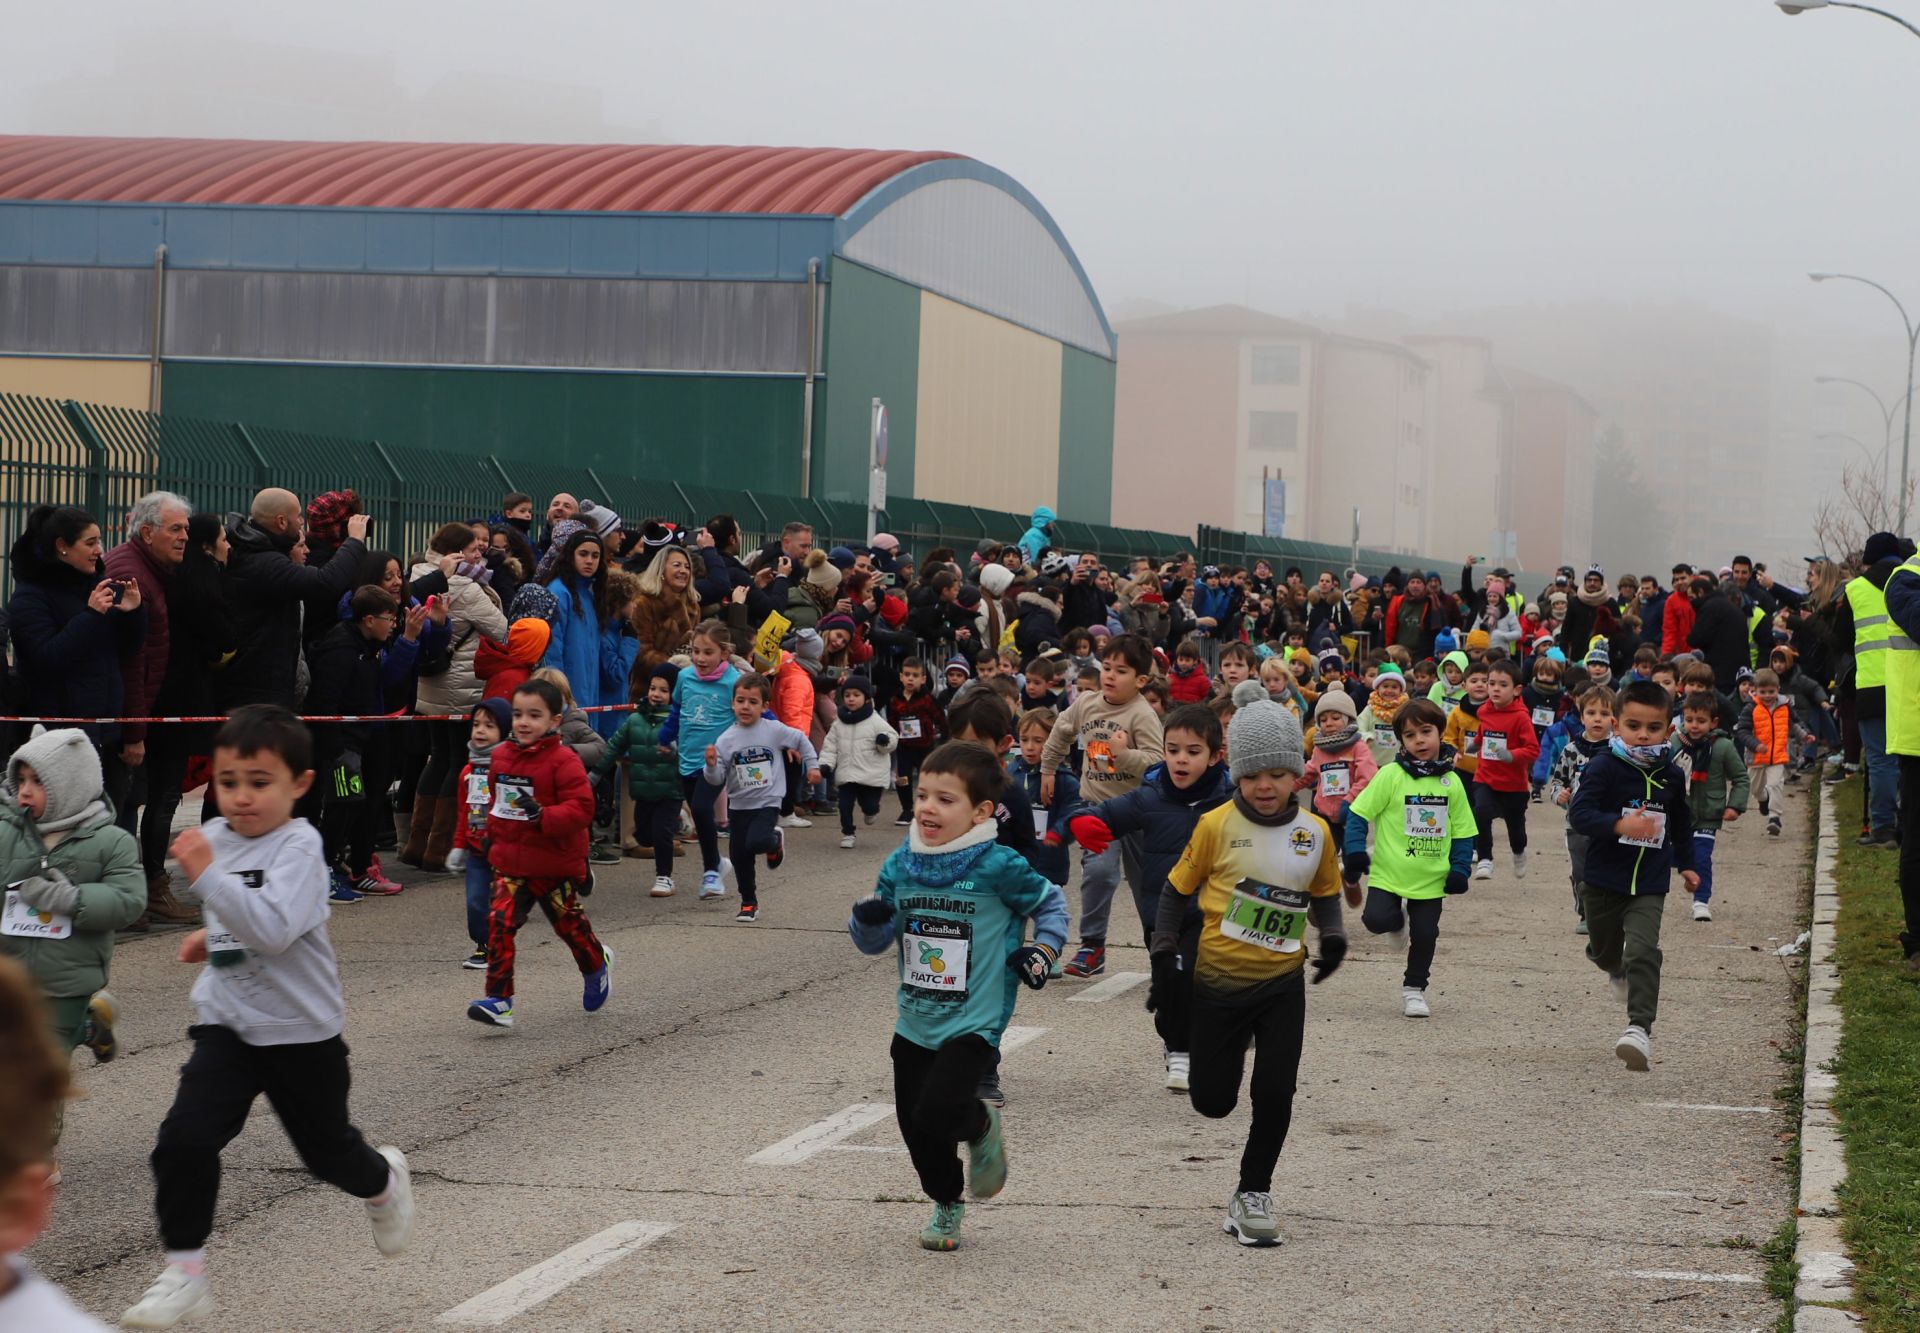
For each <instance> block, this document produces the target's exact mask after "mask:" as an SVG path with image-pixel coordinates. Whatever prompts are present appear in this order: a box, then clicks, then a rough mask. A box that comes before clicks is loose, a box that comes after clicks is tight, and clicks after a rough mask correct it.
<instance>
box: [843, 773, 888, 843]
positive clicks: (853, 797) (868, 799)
mask: <svg viewBox="0 0 1920 1333" xmlns="http://www.w3.org/2000/svg"><path fill="white" fill-rule="evenodd" d="M880 794H881V793H880V788H878V787H863V786H861V785H860V784H859V783H857V782H843V783H841V784H840V832H841V833H843V834H849V833H852V832H853V806H854V803H855V802H856V801H857V802H859V804H860V809H861V810H862V811H863V812H864V813H866V814H868V815H877V814H879V813H880Z"/></svg>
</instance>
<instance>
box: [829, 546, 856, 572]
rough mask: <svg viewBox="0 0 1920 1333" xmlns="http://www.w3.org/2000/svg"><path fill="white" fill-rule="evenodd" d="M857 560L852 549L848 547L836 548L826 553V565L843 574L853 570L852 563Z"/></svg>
mask: <svg viewBox="0 0 1920 1333" xmlns="http://www.w3.org/2000/svg"><path fill="white" fill-rule="evenodd" d="M857 558H858V557H856V556H855V555H854V553H853V549H852V548H851V547H848V546H836V547H834V548H833V549H832V550H831V551H828V552H827V563H828V564H830V565H832V566H833V567H834V568H835V569H837V570H839V571H840V572H841V573H843V574H844V573H846V572H847V571H848V570H849V569H852V568H853V562H854V560H855V559H857Z"/></svg>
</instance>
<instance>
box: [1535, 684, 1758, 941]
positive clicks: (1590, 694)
mask: <svg viewBox="0 0 1920 1333" xmlns="http://www.w3.org/2000/svg"><path fill="white" fill-rule="evenodd" d="M1577 707H1578V711H1577V712H1575V713H1573V714H1571V715H1570V720H1572V721H1577V722H1578V724H1579V727H1580V730H1578V731H1575V732H1565V731H1562V730H1560V727H1559V725H1558V724H1556V726H1555V727H1554V730H1553V742H1552V755H1551V757H1550V758H1548V760H1547V763H1548V770H1547V783H1546V792H1547V799H1548V800H1549V801H1552V802H1553V803H1554V804H1555V805H1557V806H1559V807H1560V808H1561V809H1562V810H1565V809H1567V808H1568V807H1569V806H1571V805H1572V804H1573V794H1574V792H1575V791H1577V790H1578V789H1579V786H1580V774H1581V773H1583V772H1584V771H1585V770H1586V767H1587V764H1588V762H1589V761H1590V760H1592V758H1593V757H1594V756H1595V755H1597V754H1599V753H1600V752H1601V751H1603V750H1605V749H1606V748H1607V742H1608V741H1609V740H1610V739H1611V738H1612V736H1613V709H1614V695H1613V691H1612V690H1610V689H1608V688H1607V687H1606V686H1605V685H1588V686H1587V687H1586V689H1585V690H1583V691H1582V692H1581V693H1580V695H1579V699H1578V705H1577ZM1743 772H1744V770H1743ZM1567 865H1568V878H1569V879H1570V880H1571V881H1572V883H1573V912H1574V916H1575V918H1576V921H1575V923H1574V927H1573V933H1574V934H1576V935H1584V934H1586V933H1587V906H1586V895H1585V894H1584V893H1583V892H1582V889H1581V886H1582V885H1583V884H1585V883H1586V878H1587V835H1586V834H1584V833H1581V832H1579V831H1578V830H1577V829H1575V828H1574V827H1573V823H1572V821H1571V820H1569V821H1568V823H1567Z"/></svg>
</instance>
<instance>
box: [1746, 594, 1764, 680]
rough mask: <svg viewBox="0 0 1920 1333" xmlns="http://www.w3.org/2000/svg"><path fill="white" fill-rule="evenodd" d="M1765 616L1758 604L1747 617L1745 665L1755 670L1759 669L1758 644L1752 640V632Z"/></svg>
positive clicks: (1758, 626)
mask: <svg viewBox="0 0 1920 1333" xmlns="http://www.w3.org/2000/svg"><path fill="white" fill-rule="evenodd" d="M1766 618H1767V613H1766V611H1765V610H1763V609H1762V608H1760V607H1758V606H1756V607H1754V608H1753V614H1752V615H1750V616H1748V617H1747V665H1748V666H1750V667H1752V668H1753V669H1754V670H1755V671H1758V670H1759V669H1760V645H1759V644H1758V643H1757V642H1756V641H1755V640H1754V637H1753V632H1754V631H1755V630H1757V629H1759V628H1760V622H1761V621H1763V620H1765V619H1766Z"/></svg>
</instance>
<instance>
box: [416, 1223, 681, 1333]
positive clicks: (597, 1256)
mask: <svg viewBox="0 0 1920 1333" xmlns="http://www.w3.org/2000/svg"><path fill="white" fill-rule="evenodd" d="M671 1230H673V1227H672V1225H671V1224H669V1223H662V1222H632V1221H628V1222H616V1223H614V1224H613V1225H612V1226H610V1227H608V1228H607V1229H606V1230H605V1231H602V1232H600V1233H599V1234H598V1235H594V1236H588V1237H587V1238H586V1239H585V1240H583V1241H581V1242H580V1243H579V1244H577V1245H569V1246H567V1248H566V1249H564V1250H562V1251H560V1253H558V1254H556V1255H554V1256H553V1258H551V1259H542V1260H541V1261H540V1262H539V1263H537V1264H535V1265H534V1266H533V1267H532V1268H529V1269H527V1270H526V1271H525V1272H524V1273H518V1274H515V1275H514V1276H513V1277H510V1278H508V1279H507V1280H506V1281H505V1282H502V1283H500V1284H499V1285H498V1286H494V1287H489V1288H487V1290H485V1291H483V1292H481V1293H480V1294H479V1295H478V1296H475V1297H474V1298H473V1299H471V1300H467V1301H462V1302H461V1303H460V1304H458V1305H456V1306H454V1307H453V1308H452V1309H451V1310H448V1311H447V1312H446V1313H445V1314H443V1315H441V1316H440V1317H439V1318H438V1319H436V1320H435V1321H434V1322H435V1323H438V1324H477V1325H492V1324H504V1323H506V1322H507V1321H508V1320H509V1319H512V1318H514V1317H515V1316H516V1315H522V1314H525V1313H526V1312H527V1311H528V1310H531V1309H532V1308H533V1307H534V1306H536V1305H538V1304H540V1302H542V1301H544V1300H546V1299H548V1298H549V1297H552V1296H555V1295H557V1294H559V1293H560V1292H561V1291H564V1290H565V1289H566V1288H568V1287H570V1286H572V1285H573V1284H574V1283H576V1282H578V1281H580V1279H582V1278H584V1277H591V1276H592V1275H593V1274H595V1273H597V1272H599V1271H600V1270H601V1269H602V1268H605V1267H606V1266H607V1265H608V1264H610V1263H612V1262H614V1261H615V1260H616V1259H621V1258H624V1257H626V1256H627V1255H629V1254H632V1253H633V1252H634V1251H635V1250H641V1249H645V1248H646V1247H647V1246H649V1245H651V1244H653V1243H654V1242H655V1241H656V1240H659V1239H660V1238H661V1237H662V1236H664V1235H666V1234H667V1233H668V1232H669V1231H671Z"/></svg>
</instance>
